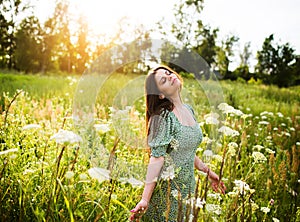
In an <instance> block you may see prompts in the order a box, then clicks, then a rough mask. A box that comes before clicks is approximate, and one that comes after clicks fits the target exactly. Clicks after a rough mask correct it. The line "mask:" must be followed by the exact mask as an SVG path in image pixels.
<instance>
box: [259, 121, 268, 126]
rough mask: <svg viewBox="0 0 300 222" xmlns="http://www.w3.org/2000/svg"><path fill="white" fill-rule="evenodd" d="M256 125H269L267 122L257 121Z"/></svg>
mask: <svg viewBox="0 0 300 222" xmlns="http://www.w3.org/2000/svg"><path fill="white" fill-rule="evenodd" d="M258 124H260V125H269V122H268V121H259V122H258Z"/></svg>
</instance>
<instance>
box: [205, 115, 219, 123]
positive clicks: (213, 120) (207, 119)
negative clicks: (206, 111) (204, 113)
mask: <svg viewBox="0 0 300 222" xmlns="http://www.w3.org/2000/svg"><path fill="white" fill-rule="evenodd" d="M219 122H220V121H219V120H218V119H216V118H213V117H211V116H210V117H207V118H205V123H206V124H208V125H218V124H219Z"/></svg>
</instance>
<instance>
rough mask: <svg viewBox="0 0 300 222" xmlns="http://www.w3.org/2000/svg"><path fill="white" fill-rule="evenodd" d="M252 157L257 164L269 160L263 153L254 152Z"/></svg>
mask: <svg viewBox="0 0 300 222" xmlns="http://www.w3.org/2000/svg"><path fill="white" fill-rule="evenodd" d="M252 157H253V159H254V162H255V163H259V162H264V161H267V158H266V157H265V156H264V154H262V153H261V152H253V153H252Z"/></svg>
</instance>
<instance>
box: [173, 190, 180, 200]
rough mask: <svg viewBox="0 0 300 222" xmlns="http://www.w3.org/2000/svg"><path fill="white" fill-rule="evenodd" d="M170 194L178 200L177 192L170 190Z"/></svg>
mask: <svg viewBox="0 0 300 222" xmlns="http://www.w3.org/2000/svg"><path fill="white" fill-rule="evenodd" d="M171 194H172V196H173V197H174V198H175V199H176V200H177V199H178V190H172V191H171Z"/></svg>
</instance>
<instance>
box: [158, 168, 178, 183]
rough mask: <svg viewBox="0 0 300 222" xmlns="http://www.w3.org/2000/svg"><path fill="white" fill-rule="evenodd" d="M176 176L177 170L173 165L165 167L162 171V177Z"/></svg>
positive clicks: (166, 178)
mask: <svg viewBox="0 0 300 222" xmlns="http://www.w3.org/2000/svg"><path fill="white" fill-rule="evenodd" d="M174 177H175V170H174V167H173V166H168V167H167V169H165V170H164V171H163V172H162V173H161V178H162V179H163V180H168V179H170V180H172V179H174Z"/></svg>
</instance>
